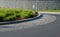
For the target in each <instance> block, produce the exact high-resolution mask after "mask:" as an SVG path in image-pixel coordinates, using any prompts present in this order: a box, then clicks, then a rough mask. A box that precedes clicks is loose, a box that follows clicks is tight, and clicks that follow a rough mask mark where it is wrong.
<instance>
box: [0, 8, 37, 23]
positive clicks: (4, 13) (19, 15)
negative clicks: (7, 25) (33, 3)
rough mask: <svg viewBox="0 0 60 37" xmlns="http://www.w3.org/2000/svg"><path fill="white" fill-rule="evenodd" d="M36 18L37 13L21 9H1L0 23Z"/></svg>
mask: <svg viewBox="0 0 60 37" xmlns="http://www.w3.org/2000/svg"><path fill="white" fill-rule="evenodd" d="M34 16H36V13H35V11H33V10H26V9H19V8H0V22H4V21H12V20H18V19H26V18H30V17H34Z"/></svg>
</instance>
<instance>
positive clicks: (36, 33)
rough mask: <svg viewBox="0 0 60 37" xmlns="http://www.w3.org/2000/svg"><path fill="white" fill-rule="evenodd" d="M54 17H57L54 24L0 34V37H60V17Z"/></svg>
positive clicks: (57, 15)
mask: <svg viewBox="0 0 60 37" xmlns="http://www.w3.org/2000/svg"><path fill="white" fill-rule="evenodd" d="M52 15H54V16H56V20H55V21H54V22H51V23H48V24H45V25H38V26H36V27H31V28H26V29H21V30H13V31H6V32H0V37H60V15H59V14H52Z"/></svg>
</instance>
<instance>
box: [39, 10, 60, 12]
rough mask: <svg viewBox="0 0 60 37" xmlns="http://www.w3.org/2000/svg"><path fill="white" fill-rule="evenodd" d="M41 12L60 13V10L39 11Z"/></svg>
mask: <svg viewBox="0 0 60 37" xmlns="http://www.w3.org/2000/svg"><path fill="white" fill-rule="evenodd" d="M39 11H41V12H60V10H39Z"/></svg>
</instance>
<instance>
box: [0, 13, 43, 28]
mask: <svg viewBox="0 0 60 37" xmlns="http://www.w3.org/2000/svg"><path fill="white" fill-rule="evenodd" d="M42 16H43V15H41V14H40V13H38V15H37V16H36V17H33V18H28V19H23V20H16V21H9V22H0V24H3V25H0V28H13V27H15V26H17V25H14V24H19V23H25V22H28V21H33V20H35V19H38V18H40V17H42Z"/></svg>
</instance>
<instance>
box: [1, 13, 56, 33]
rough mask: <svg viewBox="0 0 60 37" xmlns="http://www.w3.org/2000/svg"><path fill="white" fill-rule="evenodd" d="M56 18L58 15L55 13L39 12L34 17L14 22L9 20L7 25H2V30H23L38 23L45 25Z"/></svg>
mask: <svg viewBox="0 0 60 37" xmlns="http://www.w3.org/2000/svg"><path fill="white" fill-rule="evenodd" d="M55 20H56V17H55V16H53V15H44V14H40V13H39V15H38V16H36V17H33V18H29V19H24V20H19V21H14V22H13V23H11V22H9V23H8V24H6V25H0V32H5V31H13V30H21V29H26V28H31V27H35V26H38V25H45V24H48V23H51V22H54V21H55ZM10 23H11V24H10Z"/></svg>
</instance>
